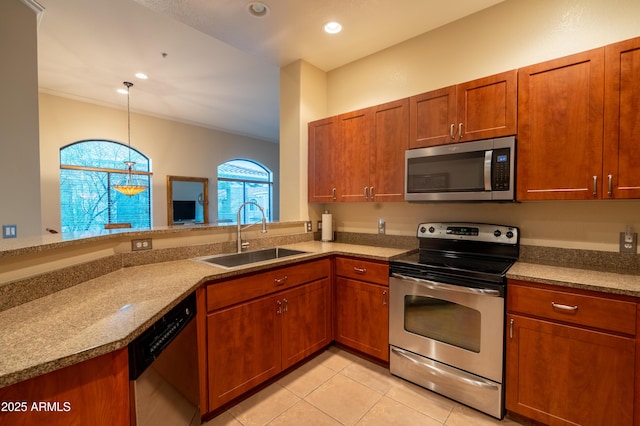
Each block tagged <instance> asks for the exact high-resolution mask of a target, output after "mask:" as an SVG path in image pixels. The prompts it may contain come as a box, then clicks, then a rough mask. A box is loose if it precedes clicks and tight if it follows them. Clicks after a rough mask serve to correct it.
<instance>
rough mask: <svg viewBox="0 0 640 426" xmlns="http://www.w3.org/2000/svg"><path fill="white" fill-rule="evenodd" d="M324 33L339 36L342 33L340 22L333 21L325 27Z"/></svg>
mask: <svg viewBox="0 0 640 426" xmlns="http://www.w3.org/2000/svg"><path fill="white" fill-rule="evenodd" d="M324 31H325V32H327V33H329V34H338V33H339V32H340V31H342V25H340V23H339V22H335V21H331V22H327V23H326V24H325V25H324Z"/></svg>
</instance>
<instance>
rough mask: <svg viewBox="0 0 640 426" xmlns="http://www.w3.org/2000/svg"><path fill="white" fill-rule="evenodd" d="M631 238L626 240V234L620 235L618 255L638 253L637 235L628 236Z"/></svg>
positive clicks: (635, 233)
mask: <svg viewBox="0 0 640 426" xmlns="http://www.w3.org/2000/svg"><path fill="white" fill-rule="evenodd" d="M630 236H631V238H627V233H626V232H621V233H620V253H632V254H636V253H637V252H638V233H637V232H634V233H632V234H630Z"/></svg>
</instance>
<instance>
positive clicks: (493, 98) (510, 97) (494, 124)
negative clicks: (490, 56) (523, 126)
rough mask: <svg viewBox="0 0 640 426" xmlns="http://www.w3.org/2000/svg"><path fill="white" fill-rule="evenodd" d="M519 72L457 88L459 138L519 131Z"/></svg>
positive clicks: (506, 73) (509, 133) (486, 137)
mask: <svg viewBox="0 0 640 426" xmlns="http://www.w3.org/2000/svg"><path fill="white" fill-rule="evenodd" d="M517 79H518V71H517V70H512V71H507V72H503V73H501V74H496V75H492V76H489V77H485V78H480V79H477V80H473V81H469V82H467V83H462V84H459V85H458V86H457V87H456V96H457V98H458V99H457V102H456V105H457V108H458V122H457V129H456V131H457V138H458V141H460V142H464V141H472V140H477V139H488V138H495V137H500V136H510V135H515V134H516V132H517V130H518V129H517V126H516V123H517V108H518V102H517V96H518V90H517V87H518V80H517Z"/></svg>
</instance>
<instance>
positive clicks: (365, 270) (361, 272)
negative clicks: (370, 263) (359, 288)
mask: <svg viewBox="0 0 640 426" xmlns="http://www.w3.org/2000/svg"><path fill="white" fill-rule="evenodd" d="M353 271H354V272H355V273H356V274H364V273H366V272H367V269H366V268H358V267H357V266H354V267H353Z"/></svg>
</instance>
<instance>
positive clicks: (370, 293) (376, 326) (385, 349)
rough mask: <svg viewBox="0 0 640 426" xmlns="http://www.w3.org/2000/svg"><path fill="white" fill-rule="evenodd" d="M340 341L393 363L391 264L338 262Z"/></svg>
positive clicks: (338, 336)
mask: <svg viewBox="0 0 640 426" xmlns="http://www.w3.org/2000/svg"><path fill="white" fill-rule="evenodd" d="M336 275H337V277H336V282H335V288H336V290H335V294H336V298H335V306H336V308H335V309H336V314H335V315H336V326H335V327H336V333H335V334H336V336H335V338H336V342H338V343H342V344H344V345H346V346H348V347H350V348H353V349H356V350H358V351H360V352H363V353H365V354H367V355H371V356H372V357H375V358H378V359H380V360H382V361H385V362H387V361H389V304H388V302H389V265H388V263H378V262H370V261H364V260H359V259H353V258H346V257H338V258H337V259H336Z"/></svg>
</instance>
